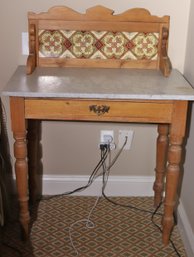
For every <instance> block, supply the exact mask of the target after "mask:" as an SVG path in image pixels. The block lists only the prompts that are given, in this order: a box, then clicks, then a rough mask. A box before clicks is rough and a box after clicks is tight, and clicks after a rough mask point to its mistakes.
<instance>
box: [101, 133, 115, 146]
mask: <svg viewBox="0 0 194 257" xmlns="http://www.w3.org/2000/svg"><path fill="white" fill-rule="evenodd" d="M113 141H114V131H113V130H101V131H100V143H105V144H106V143H113Z"/></svg>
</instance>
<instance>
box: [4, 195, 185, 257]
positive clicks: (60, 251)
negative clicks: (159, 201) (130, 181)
mask: <svg viewBox="0 0 194 257" xmlns="http://www.w3.org/2000/svg"><path fill="white" fill-rule="evenodd" d="M111 199H113V200H114V201H116V202H118V203H121V204H125V205H126V204H132V205H134V206H136V207H138V208H141V209H146V210H151V211H153V210H154V209H153V198H151V197H130V198H127V197H115V198H111ZM95 202H96V198H95V197H78V196H69V197H67V196H65V197H57V198H52V199H50V200H46V201H41V202H40V203H39V205H37V206H36V207H34V209H33V210H32V218H33V224H32V229H31V239H30V241H29V242H27V243H24V242H22V241H21V240H20V239H19V238H20V233H19V224H18V223H16V222H12V223H9V224H7V226H6V227H5V228H4V230H2V231H1V233H0V236H1V238H0V239H1V241H3V242H4V244H0V247H1V248H0V257H17V256H22V257H74V256H77V255H76V252H75V250H74V249H73V247H72V243H73V244H74V246H75V247H76V249H77V251H78V252H79V256H81V257H131V256H133V257H147V256H149V257H151V256H153V257H166V256H168V257H170V256H177V254H176V253H175V251H174V249H173V247H172V245H171V244H169V245H168V246H167V247H164V246H163V245H162V243H161V233H160V231H159V230H158V228H156V227H155V226H154V225H153V223H152V222H151V215H150V214H148V213H143V212H140V211H134V210H131V209H129V208H123V207H120V206H117V205H113V204H112V203H110V202H108V201H106V200H105V199H104V198H101V199H100V200H99V202H98V203H97V205H96V207H95V208H94V210H93V212H92V214H91V217H90V219H91V220H92V222H93V223H94V227H93V228H87V227H86V219H87V217H88V214H89V212H90V211H91V210H92V207H93V206H94V204H95ZM159 212H162V210H159ZM78 220H82V222H78ZM154 220H155V222H156V223H157V224H158V225H160V220H161V217H160V216H156V217H155V218H154ZM71 224H74V225H73V226H71ZM89 225H91V224H90V223H89ZM70 226H71V236H72V243H71V241H70V236H69V227H70ZM171 238H172V240H173V242H174V244H175V246H176V248H177V249H178V251H179V253H180V256H182V257H183V256H186V254H185V251H184V247H183V244H182V241H181V239H180V235H179V232H178V229H177V227H175V229H174V230H173V233H172V237H171ZM6 244H9V246H12V247H13V249H11V248H10V247H7V246H6ZM14 248H17V249H18V251H16V250H15V249H14Z"/></svg>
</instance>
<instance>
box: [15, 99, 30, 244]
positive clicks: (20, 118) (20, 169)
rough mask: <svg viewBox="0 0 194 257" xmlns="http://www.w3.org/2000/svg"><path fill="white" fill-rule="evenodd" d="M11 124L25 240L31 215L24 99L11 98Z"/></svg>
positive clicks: (20, 212)
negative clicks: (29, 208)
mask: <svg viewBox="0 0 194 257" xmlns="http://www.w3.org/2000/svg"><path fill="white" fill-rule="evenodd" d="M10 110H11V122H12V130H13V136H14V139H15V143H14V156H15V158H16V162H15V174H16V186H17V193H18V200H19V207H20V210H19V219H20V223H21V227H22V232H23V238H24V239H27V238H28V235H29V221H30V215H29V210H28V164H27V160H26V157H27V145H26V124H25V118H24V99H23V98H19V97H11V98H10Z"/></svg>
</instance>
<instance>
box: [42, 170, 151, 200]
mask: <svg viewBox="0 0 194 257" xmlns="http://www.w3.org/2000/svg"><path fill="white" fill-rule="evenodd" d="M87 182H88V176H53V175H43V194H44V195H52V194H61V193H63V192H67V191H72V190H74V189H76V188H78V187H81V186H83V185H86V184H87ZM153 182H154V177H153V176H147V177H146V176H109V179H108V183H107V187H106V193H107V195H110V196H153V195H154V192H153V189H152V187H153ZM101 188H102V178H97V179H96V180H95V181H94V182H93V184H92V185H91V186H90V187H89V188H87V189H85V190H84V191H81V192H78V193H76V195H85V196H97V195H100V193H101Z"/></svg>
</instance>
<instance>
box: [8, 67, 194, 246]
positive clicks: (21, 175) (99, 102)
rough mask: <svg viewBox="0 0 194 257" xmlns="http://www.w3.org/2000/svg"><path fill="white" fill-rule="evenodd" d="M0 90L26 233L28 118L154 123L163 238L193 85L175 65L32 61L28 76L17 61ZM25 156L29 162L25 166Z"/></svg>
mask: <svg viewBox="0 0 194 257" xmlns="http://www.w3.org/2000/svg"><path fill="white" fill-rule="evenodd" d="M3 94H4V95H6V96H9V97H10V108H11V123H12V130H13V136H14V138H15V144H14V155H15V158H16V163H15V172H16V181H17V190H18V199H19V203H20V221H21V225H22V228H23V230H24V234H25V235H26V236H27V235H28V234H29V220H30V215H29V209H28V199H29V195H30V196H31V197H33V196H34V194H35V193H34V188H35V184H34V181H33V176H32V174H33V173H34V172H35V170H36V150H35V149H34V150H33V151H34V152H33V151H32V150H30V145H31V144H33V142H35V141H36V140H35V136H36V128H35V126H34V127H33V126H31V125H30V124H31V121H33V120H34V122H36V121H37V120H64V121H70V120H73V121H99V122H103V121H106V122H108V121H111V122H136V123H155V124H158V133H159V135H158V139H157V154H156V170H155V171H156V178H155V182H154V187H153V189H154V191H155V202H154V204H155V206H157V205H158V204H159V203H160V201H161V200H162V195H163V191H164V181H165V201H164V215H163V218H162V224H163V243H164V244H165V245H166V244H168V242H169V236H170V233H171V230H172V228H173V224H174V219H173V211H174V206H175V203H176V200H177V199H176V197H177V187H178V181H179V174H180V161H181V152H182V143H183V138H184V135H185V127H186V118H187V106H188V102H189V101H193V100H194V90H193V89H192V88H191V86H190V85H189V84H188V82H187V81H186V80H185V79H184V78H183V76H182V75H181V74H180V73H179V72H178V71H176V70H172V73H171V75H170V76H169V77H168V78H165V77H164V76H163V75H162V74H161V73H160V71H156V70H146V71H145V70H133V69H132V70H126V69H98V68H93V69H89V68H85V69H81V68H66V69H60V68H45V67H44V68H40V67H37V68H36V70H35V71H34V72H33V73H32V74H31V75H30V76H28V75H26V73H25V67H24V66H20V67H18V68H17V70H16V72H15V74H14V75H13V77H12V78H11V80H10V81H9V83H8V85H7V87H6V88H5V90H4V92H3ZM35 124H36V123H35ZM27 132H28V142H29V143H28V144H27V140H26V134H27ZM31 136H32V138H31V141H30V137H31ZM53 136H54V135H53ZM63 136H64V135H63ZM145 147H147V146H145ZM166 153H167V160H166ZM27 157H28V160H29V162H31V163H29V170H28V162H27ZM137 159H138V160H139V159H141V156H137ZM32 162H33V165H32ZM28 176H29V179H31V182H30V185H31V186H30V189H29V188H28ZM164 179H165V180H164ZM28 192H29V193H28Z"/></svg>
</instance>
